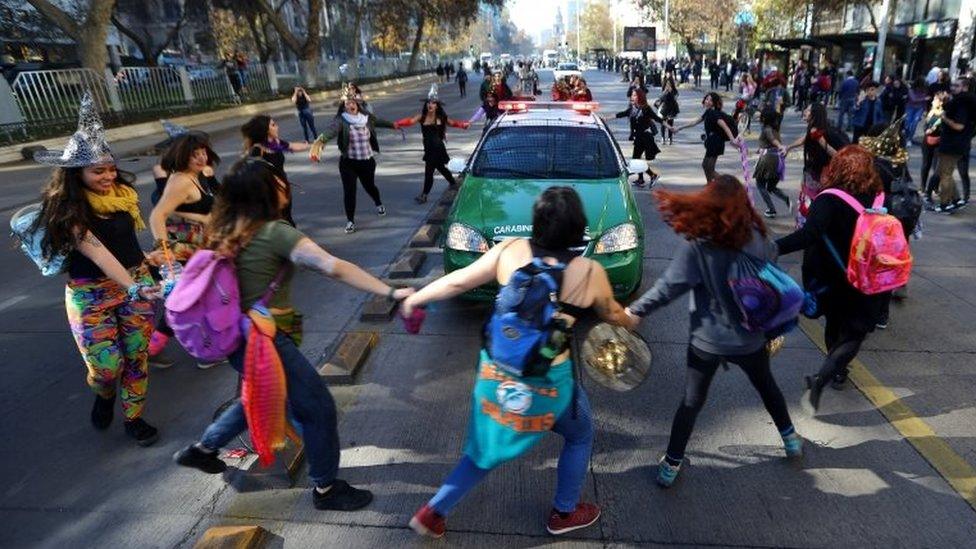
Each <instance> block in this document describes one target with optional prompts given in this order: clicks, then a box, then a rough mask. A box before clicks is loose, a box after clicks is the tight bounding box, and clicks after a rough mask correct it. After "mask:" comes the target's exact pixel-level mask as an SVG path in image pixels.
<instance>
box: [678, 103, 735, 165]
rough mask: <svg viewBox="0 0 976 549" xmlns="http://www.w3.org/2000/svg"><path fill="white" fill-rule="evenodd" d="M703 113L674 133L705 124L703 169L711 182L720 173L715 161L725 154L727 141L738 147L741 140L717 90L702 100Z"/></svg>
mask: <svg viewBox="0 0 976 549" xmlns="http://www.w3.org/2000/svg"><path fill="white" fill-rule="evenodd" d="M702 107H704V108H705V112H703V113H702V115H701V116H699V117H698V118H697V119H696V120H695V121H694V122H689V123H688V124H685V125H684V126H680V127H678V128H675V130H674V133H678V132H680V131H682V130H684V129H686V128H690V127H692V126H697V125H698V124H700V123H702V122H704V123H705V124H704V125H705V157H704V158H703V159H702V171H704V172H705V182H706V183H707V182H709V181H711V180H712V179H714V178H715V176H716V175H718V172H716V171H715V163H716V162H718V157H719V156H722V155H723V154H725V142H726V141H729V142H730V143H732V144H733V145H735V146H736V147H739V146H741V141H740V140H739V138H738V137H736V136H735V134H733V133H732V126H733V125H734V123H733V122H732V117H731V116H729V115H728V114H726V113H725V112H723V111H722V96H720V95H719V94H717V93H715V92H709V93H706V94H705V98H704V99H703V100H702Z"/></svg>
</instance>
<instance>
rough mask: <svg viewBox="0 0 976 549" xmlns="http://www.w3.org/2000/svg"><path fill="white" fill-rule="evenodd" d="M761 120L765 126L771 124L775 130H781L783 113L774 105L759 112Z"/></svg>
mask: <svg viewBox="0 0 976 549" xmlns="http://www.w3.org/2000/svg"><path fill="white" fill-rule="evenodd" d="M759 122H760V123H761V124H762V125H763V126H769V127H770V128H772V129H773V130H775V131H779V127H780V125H781V124H782V123H783V115H781V114H780V113H778V112H776V109H774V108H772V107H770V108H768V109H763V111H762V112H761V113H760V114H759Z"/></svg>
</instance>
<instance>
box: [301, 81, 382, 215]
mask: <svg viewBox="0 0 976 549" xmlns="http://www.w3.org/2000/svg"><path fill="white" fill-rule="evenodd" d="M342 101H343V105H342V109H341V112H340V114H339V115H338V116H336V117H335V119H334V120H333V121H332V124H331V125H330V126H329V128H328V129H327V130H325V132H324V133H322V134H321V135H319V136H318V138H317V139H316V140H315V142H314V143H312V149H311V151H310V153H309V158H311V160H312V162H318V161H319V159H320V158H321V157H322V149H323V148H324V147H325V144H326V143H327V142H329V141H330V140H332V139H335V140H336V145H337V146H338V147H339V155H340V157H339V177H340V178H341V179H342V202H343V206H344V208H345V212H346V228H345V231H346V234H349V233H352V232H355V231H356V181H357V180H358V181H359V182H360V183H361V184H362V186H363V189H364V190H365V191H366V194H368V195H369V197H370V198H371V199H372V200H373V204H374V205H375V206H376V213H377V214H378V215H380V216H384V215H386V208H385V207H383V199H382V198H380V190H379V189H378V188H377V187H376V158H375V155H376V153H378V152H380V145H379V140H377V138H376V128H377V127H380V128H390V129H398V127H397V125H396V124H395V123H393V122H389V121H387V120H383V119H382V118H377V117H376V116H375V115H373V114H372V113H364V112H362V111H360V110H359V102H358V101H356V99H355V98H353V97H351V96H344V97H343V98H342Z"/></svg>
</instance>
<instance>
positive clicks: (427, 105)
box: [396, 84, 471, 204]
mask: <svg viewBox="0 0 976 549" xmlns="http://www.w3.org/2000/svg"><path fill="white" fill-rule="evenodd" d="M417 122H420V131H421V133H422V134H423V138H424V188H423V189H422V190H421V191H420V194H419V195H418V196H417V197H416V198H414V201H415V202H416V203H417V204H424V203H426V202H427V195H428V194H430V190H431V188H433V186H434V170H437V171H438V172H440V174H441V175H442V176H444V179H446V180H447V182H448V184H449V185H450V186H451V188H452V189H454V188H456V187H457V181H455V180H454V176H453V175H452V174H451V170H449V169H447V162H448V161H449V160H450V159H451V158H450V156H448V154H447V147H446V146H445V145H444V139H445V138H446V137H447V127H448V126H451V127H452V128H460V129H462V130H466V129H468V128H469V127H471V123H470V122H468V121H465V120H454V119H452V118H448V117H447V112H445V111H444V103H442V102H441V100H440V99H439V98H438V95H437V84H431V85H430V91H429V92H427V99H426V100H425V101H424V106H423V107H421V109H420V114H418V115H416V116H411V117H408V118H401V119H400V120H397V121H396V124H397V125H398V126H399V127H401V128H405V127H407V126H412V125H414V124H416V123H417Z"/></svg>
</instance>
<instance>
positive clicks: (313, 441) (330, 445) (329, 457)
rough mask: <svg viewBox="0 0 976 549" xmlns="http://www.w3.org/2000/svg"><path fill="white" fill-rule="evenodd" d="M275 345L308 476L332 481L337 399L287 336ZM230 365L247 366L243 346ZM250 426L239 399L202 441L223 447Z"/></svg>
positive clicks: (317, 480)
mask: <svg viewBox="0 0 976 549" xmlns="http://www.w3.org/2000/svg"><path fill="white" fill-rule="evenodd" d="M275 348H276V349H278V355H279V356H280V357H281V363H282V365H283V366H284V368H285V380H286V383H287V386H288V412H289V417H290V418H291V419H292V420H293V421H294V422H296V423H297V424H298V425H297V428H298V430H299V431H300V432H301V434H302V440H303V441H304V442H305V456H306V460H307V461H308V476H309V477H310V478H311V479H312V482H314V483H315V485H316V486H320V487H326V486H328V485H330V484H332V481H334V480H335V478H336V475H337V474H338V472H339V429H338V424H337V417H336V406H335V401H334V400H332V394H331V393H329V389H328V387H326V386H325V383H324V382H323V381H322V378H321V377H319V373H318V372H317V371H316V370H315V368H314V367H313V366H312V365H311V363H309V361H308V359H306V358H305V355H303V354H302V352H301V351H299V350H298V347H295V343H294V342H293V341H292V340H291V338H289V337H288V336H286V335H284V334H282V333H280V332H279V333H278V335H277V336H275ZM228 359H229V360H230V364H231V366H233V367H234V369H235V370H237V371H238V372H241V371H242V370H243V367H244V347H243V346H242V347H241V348H240V349H238V350H237V351H236V352H234V354H232V355H230V357H228ZM245 429H247V421H246V420H245V418H244V407H243V406H242V405H241V403H240V401H238V402H235V403H234V405H233V406H231V407H230V408H228V409H227V410H225V411H224V413H223V414H221V416H220V417H219V418H217V419H216V420H215V421H214V422H213V423H211V424H210V426H209V427H207V430H206V431H204V433H203V438H201V439H200V444H201V445H203V446H205V447H207V448H213V449H217V448H223V447H224V446H225V445H226V444H227V443H228V442H230V441H231V439H233V438H234V437H236V436H237V435H239V434H241V433H243V432H244V430H245Z"/></svg>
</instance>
